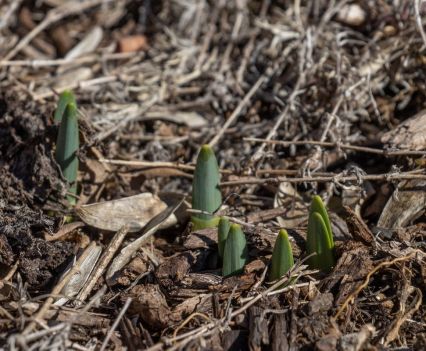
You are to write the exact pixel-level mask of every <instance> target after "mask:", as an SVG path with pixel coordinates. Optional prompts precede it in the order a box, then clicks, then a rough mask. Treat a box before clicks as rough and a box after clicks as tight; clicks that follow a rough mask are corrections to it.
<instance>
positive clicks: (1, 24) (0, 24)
mask: <svg viewBox="0 0 426 351" xmlns="http://www.w3.org/2000/svg"><path fill="white" fill-rule="evenodd" d="M22 1H23V0H14V1H12V2H11V3H10V5H9V9H8V10H7V11H6V13H5V14H4V16H3V18H1V19H0V30H2V29H3V28H5V27H7V26H8V25H9V21H10V20H11V19H12V18H13V16H12V15H13V13H14V12H15V11H16V10H17V9H18V8H19V7H20V5H21V3H22Z"/></svg>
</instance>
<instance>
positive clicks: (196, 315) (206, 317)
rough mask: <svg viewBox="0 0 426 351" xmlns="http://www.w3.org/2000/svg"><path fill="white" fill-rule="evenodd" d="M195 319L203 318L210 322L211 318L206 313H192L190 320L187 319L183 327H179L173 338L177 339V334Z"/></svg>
mask: <svg viewBox="0 0 426 351" xmlns="http://www.w3.org/2000/svg"><path fill="white" fill-rule="evenodd" d="M195 317H202V318H204V319H205V320H206V321H208V322H210V321H211V318H210V317H209V316H207V315H205V314H204V313H200V312H194V313H192V314H191V315H190V316H189V317H188V318H186V319H185V320H184V321H183V322H182V324H181V325H179V326H178V327H177V328H176V329H175V331H174V332H173V338H176V336H177V333H178V332H179V330H181V329H182V328H183V327H185V325H187V324H188V323H189V322H190V321H191V320H192V319H194V318H195Z"/></svg>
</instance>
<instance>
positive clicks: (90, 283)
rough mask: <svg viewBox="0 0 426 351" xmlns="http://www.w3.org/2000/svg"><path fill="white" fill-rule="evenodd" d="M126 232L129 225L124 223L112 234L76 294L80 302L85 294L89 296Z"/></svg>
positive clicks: (85, 296) (84, 298)
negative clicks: (87, 277)
mask: <svg viewBox="0 0 426 351" xmlns="http://www.w3.org/2000/svg"><path fill="white" fill-rule="evenodd" d="M128 232H129V226H128V225H125V226H123V227H122V228H121V229H120V230H119V231H118V232H117V233H116V234H115V235H114V237H113V238H112V240H111V242H110V243H109V244H108V247H107V248H106V249H105V251H104V253H103V254H102V256H101V258H100V259H99V261H98V263H97V264H96V267H95V269H94V270H93V272H92V273H91V274H90V277H89V279H88V280H87V282H86V285H85V286H84V287H83V289H82V290H81V291H80V293H79V294H78V296H77V299H78V300H79V301H80V302H84V301H85V300H86V298H87V296H89V294H90V293H91V291H92V289H93V287H94V286H95V284H96V282H97V281H98V279H99V278H100V276H101V275H102V274H103V273H104V271H105V269H106V267H107V266H108V264H109V262H110V261H111V259H112V258H113V256H114V254H115V253H116V251H117V250H118V249H119V248H120V245H121V243H122V242H123V240H124V238H125V237H126V235H127V233H128Z"/></svg>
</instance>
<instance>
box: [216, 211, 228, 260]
mask: <svg viewBox="0 0 426 351" xmlns="http://www.w3.org/2000/svg"><path fill="white" fill-rule="evenodd" d="M230 227H231V223H229V219H228V218H226V217H220V220H219V226H218V232H217V237H218V240H217V245H218V248H219V257H220V258H221V259H223V252H224V250H225V243H226V239H227V238H228V233H229V228H230Z"/></svg>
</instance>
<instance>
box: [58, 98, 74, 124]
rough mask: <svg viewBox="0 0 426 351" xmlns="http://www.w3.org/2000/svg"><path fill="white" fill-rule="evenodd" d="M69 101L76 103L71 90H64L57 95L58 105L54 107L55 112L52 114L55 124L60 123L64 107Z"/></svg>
mask: <svg viewBox="0 0 426 351" xmlns="http://www.w3.org/2000/svg"><path fill="white" fill-rule="evenodd" d="M69 103H73V104H75V105H76V102H75V96H74V94H73V93H72V92H71V91H69V90H65V91H63V92H62V93H61V95H60V96H59V101H58V106H57V107H56V110H55V114H54V116H53V120H54V122H55V124H59V123H61V121H62V117H63V116H64V113H65V109H66V107H67V105H68V104H69Z"/></svg>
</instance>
